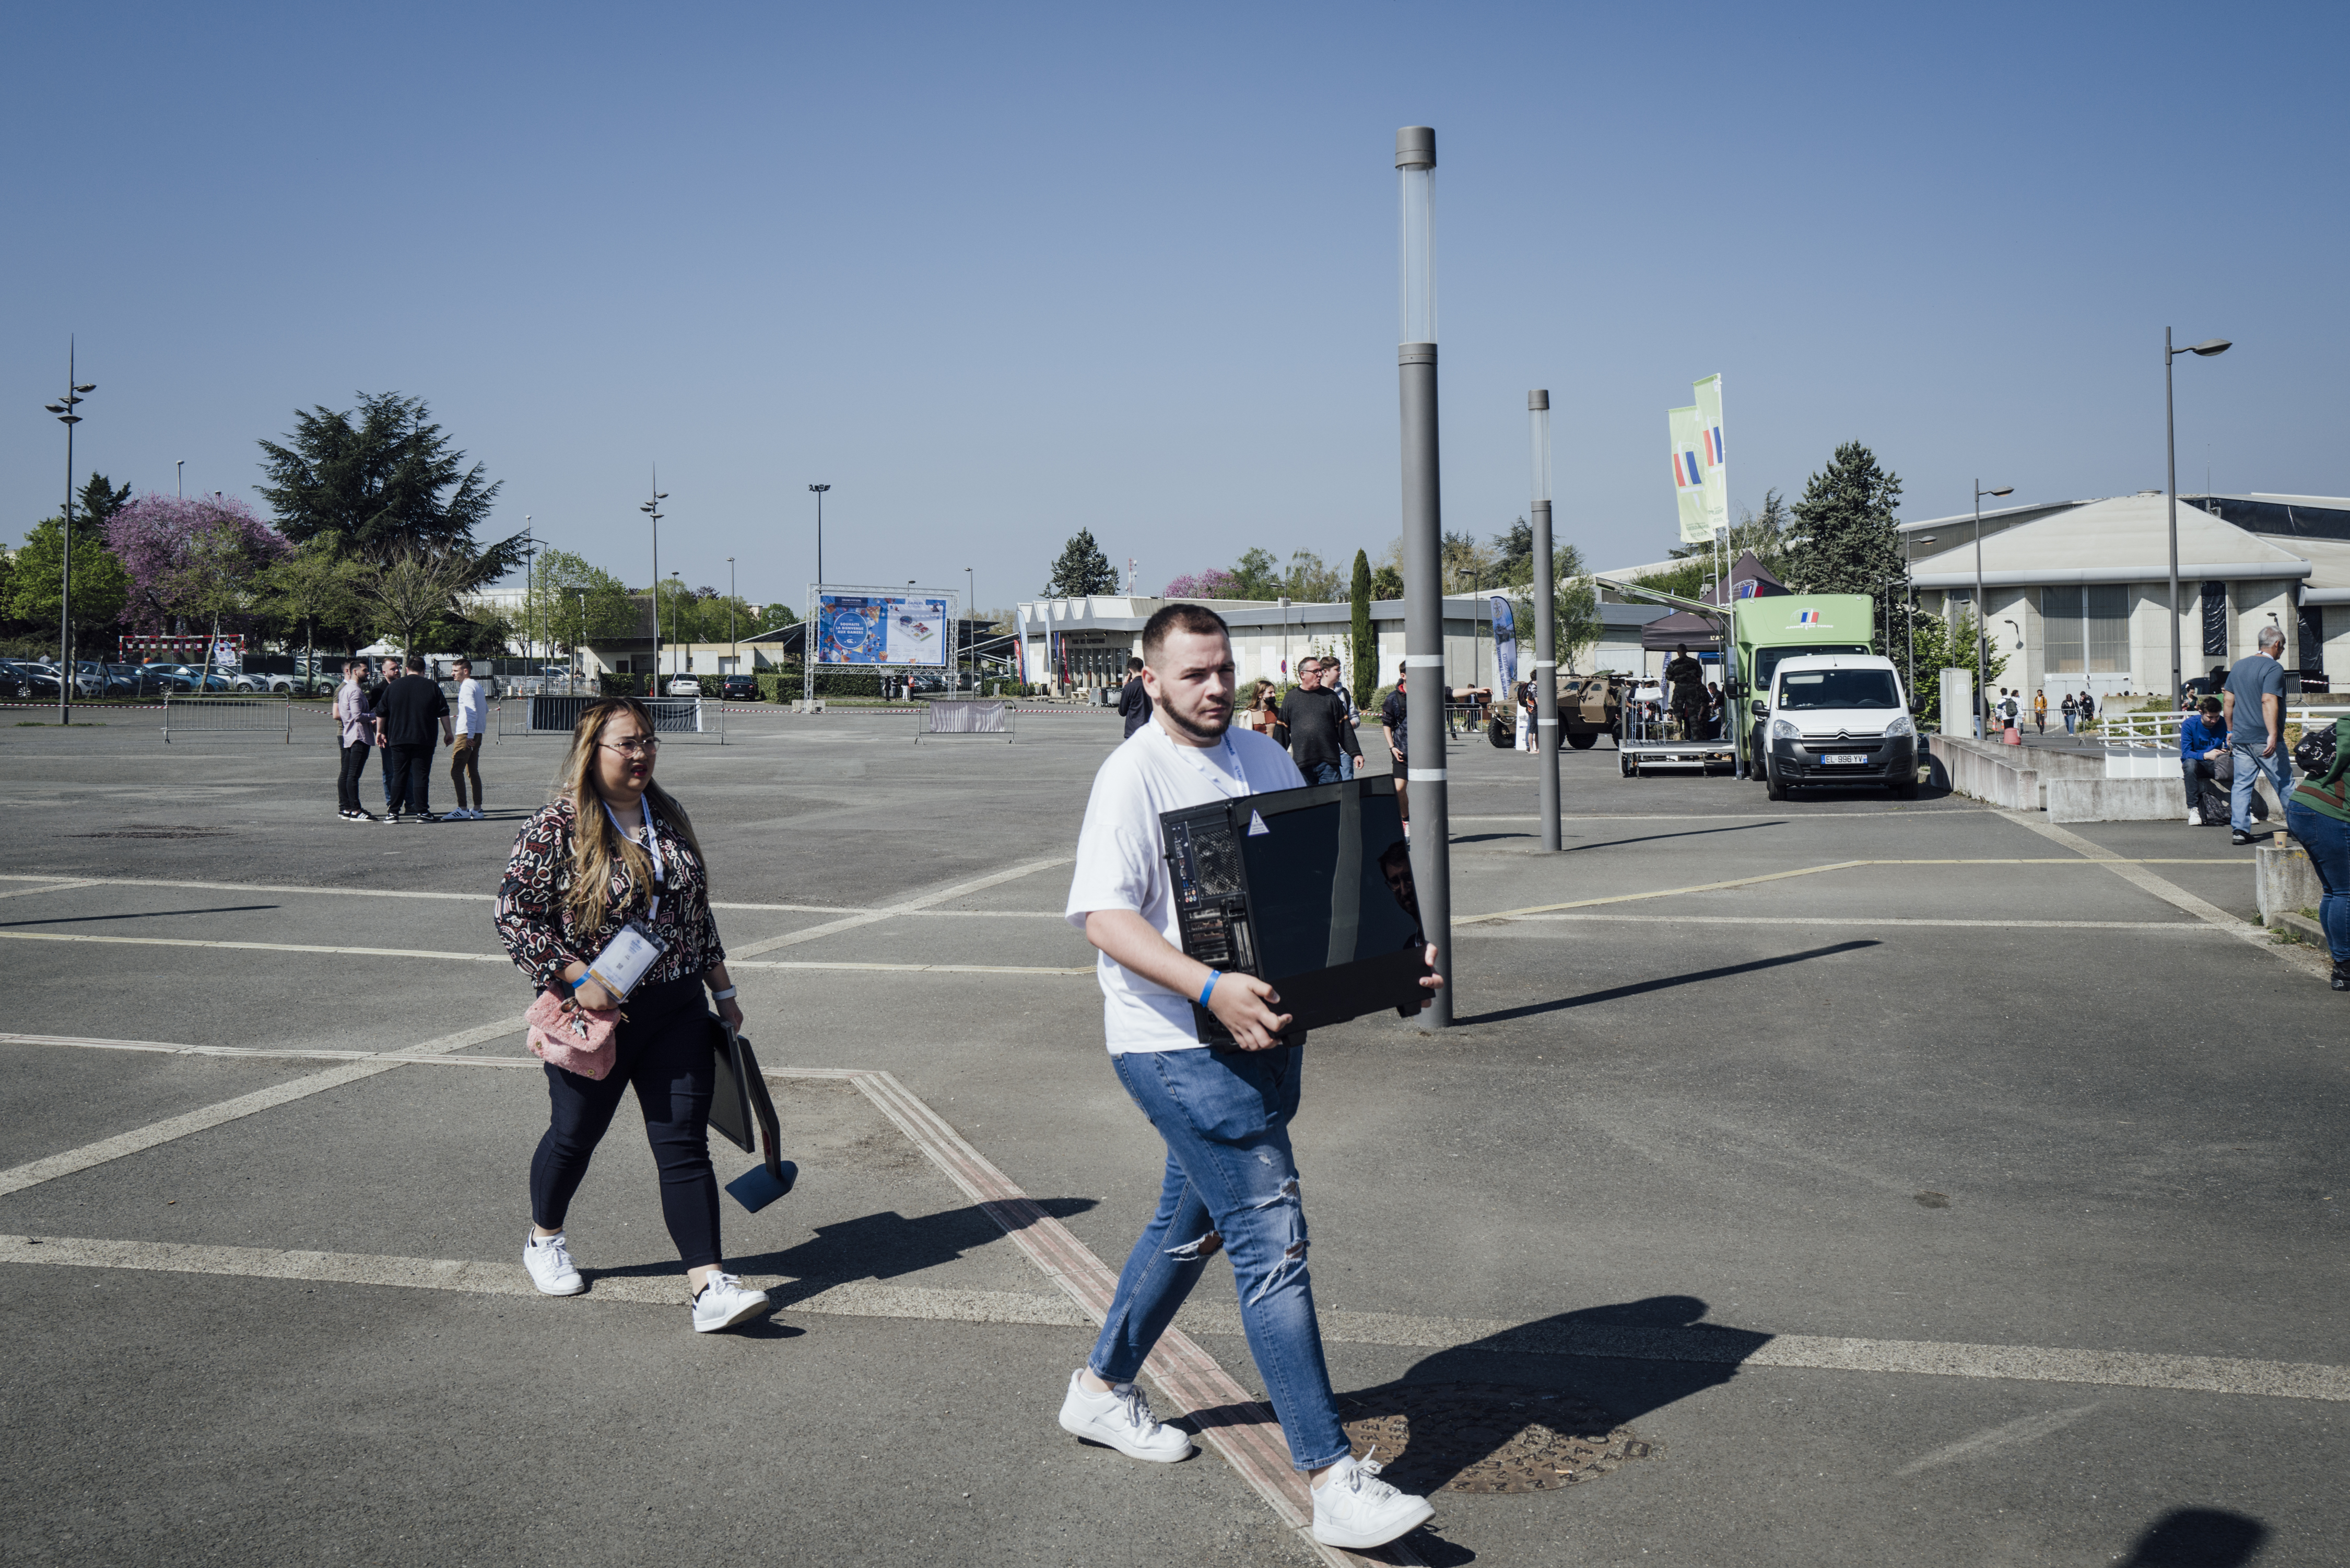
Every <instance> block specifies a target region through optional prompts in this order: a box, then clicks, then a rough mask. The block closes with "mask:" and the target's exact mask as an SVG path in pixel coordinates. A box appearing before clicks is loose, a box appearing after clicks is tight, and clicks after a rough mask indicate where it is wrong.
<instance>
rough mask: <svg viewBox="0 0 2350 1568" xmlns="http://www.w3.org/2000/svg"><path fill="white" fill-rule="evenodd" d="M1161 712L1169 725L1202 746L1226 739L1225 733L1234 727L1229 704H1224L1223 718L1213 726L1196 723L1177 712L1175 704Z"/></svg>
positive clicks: (1169, 705) (1162, 709) (1170, 704)
mask: <svg viewBox="0 0 2350 1568" xmlns="http://www.w3.org/2000/svg"><path fill="white" fill-rule="evenodd" d="M1159 711H1161V712H1163V713H1165V714H1166V715H1167V722H1169V723H1170V724H1172V725H1174V726H1175V727H1176V728H1177V729H1178V730H1180V731H1182V732H1183V733H1185V734H1187V735H1189V736H1191V738H1192V739H1193V740H1195V741H1197V742H1200V743H1201V744H1202V745H1206V744H1208V743H1209V742H1213V741H1221V740H1222V739H1223V738H1224V732H1225V731H1227V730H1229V729H1231V728H1232V704H1231V703H1229V702H1227V703H1226V704H1224V711H1223V716H1222V718H1221V719H1218V720H1217V721H1215V722H1214V723H1212V724H1201V723H1196V722H1193V721H1192V720H1191V717H1190V716H1189V715H1187V714H1183V713H1179V712H1177V711H1175V707H1174V704H1172V703H1169V704H1168V705H1167V706H1165V707H1163V708H1161V709H1160V710H1159Z"/></svg>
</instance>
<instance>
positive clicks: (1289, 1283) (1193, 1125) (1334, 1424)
mask: <svg viewBox="0 0 2350 1568" xmlns="http://www.w3.org/2000/svg"><path fill="white" fill-rule="evenodd" d="M1110 1061H1111V1063H1112V1064H1114V1065H1115V1066H1116V1067H1117V1069H1118V1081H1119V1082H1120V1083H1122V1084H1124V1085H1126V1092H1127V1093H1128V1095H1130V1096H1133V1097H1134V1103H1135V1104H1136V1105H1137V1106H1140V1107H1141V1108H1142V1114H1143V1115H1144V1116H1149V1118H1150V1125H1151V1126H1152V1127H1157V1128H1158V1129H1159V1137H1163V1138H1165V1139H1166V1140H1167V1183H1166V1186H1165V1187H1164V1188H1163V1189H1161V1191H1160V1192H1159V1212H1158V1213H1157V1214H1156V1215H1154V1216H1152V1218H1151V1220H1150V1223H1149V1226H1148V1227H1146V1228H1145V1229H1144V1231H1143V1232H1142V1238H1141V1240H1139V1241H1137V1242H1135V1244H1134V1251H1133V1252H1132V1253H1131V1254H1130V1255H1129V1256H1128V1258H1127V1260H1126V1268H1125V1271H1124V1272H1121V1273H1120V1274H1119V1275H1118V1293H1117V1294H1116V1295H1115V1296H1113V1297H1111V1298H1110V1303H1109V1314H1108V1316H1107V1318H1105V1319H1104V1320H1103V1322H1102V1331H1101V1337H1100V1338H1099V1339H1097V1340H1096V1341H1095V1342H1094V1349H1093V1354H1092V1355H1090V1356H1088V1357H1087V1360H1086V1365H1087V1366H1088V1367H1090V1368H1091V1369H1092V1371H1093V1375H1094V1376H1097V1377H1099V1378H1101V1379H1102V1380H1103V1381H1105V1382H1108V1383H1131V1382H1133V1381H1134V1378H1135V1376H1136V1375H1137V1374H1138V1373H1139V1372H1140V1371H1141V1370H1142V1363H1143V1361H1144V1360H1145V1358H1147V1357H1148V1356H1149V1354H1150V1347H1151V1346H1152V1345H1156V1344H1157V1343H1158V1342H1159V1335H1160V1334H1163V1333H1165V1332H1166V1329H1167V1325H1168V1324H1170V1323H1172V1322H1173V1321H1174V1319H1175V1310H1176V1309H1177V1308H1178V1307H1180V1306H1181V1305H1182V1304H1183V1300H1184V1298H1185V1297H1186V1296H1189V1295H1190V1294H1191V1287H1192V1286H1193V1285H1194V1284H1196V1283H1198V1282H1199V1279H1200V1271H1201V1270H1202V1269H1204V1268H1206V1267H1207V1266H1208V1260H1209V1259H1210V1258H1211V1257H1213V1256H1214V1255H1215V1254H1216V1252H1217V1251H1219V1250H1221V1251H1223V1252H1225V1253H1226V1254H1228V1255H1229V1256H1230V1257H1231V1258H1232V1277H1233V1279H1234V1281H1235V1282H1237V1284H1238V1285H1239V1287H1240V1298H1241V1326H1242V1328H1243V1330H1244V1331H1245V1332H1246V1333H1247V1334H1248V1343H1249V1354H1250V1355H1253V1356H1254V1357H1255V1358H1256V1369H1257V1371H1258V1373H1259V1374H1260V1375H1261V1376H1263V1378H1264V1388H1265V1393H1266V1394H1267V1395H1268V1396H1269V1397H1271V1399H1272V1401H1273V1407H1274V1411H1275V1412H1276V1413H1277V1414H1278V1415H1279V1416H1280V1417H1281V1430H1282V1435H1283V1436H1284V1437H1285V1438H1288V1439H1289V1459H1290V1462H1291V1463H1292V1464H1294V1465H1295V1466H1296V1468H1297V1469H1301V1470H1316V1469H1321V1468H1322V1467H1323V1466H1325V1465H1329V1464H1335V1463H1336V1462H1337V1461H1338V1460H1339V1459H1343V1458H1344V1457H1345V1456H1346V1454H1347V1434H1346V1433H1345V1432H1344V1431H1343V1430H1341V1429H1340V1428H1339V1425H1338V1402H1337V1400H1336V1397H1333V1396H1332V1394H1331V1392H1330V1372H1329V1369H1328V1368H1327V1367H1326V1366H1324V1365H1323V1362H1322V1330H1321V1326H1320V1325H1319V1324H1317V1323H1316V1322H1315V1316H1314V1283H1313V1281H1312V1280H1311V1279H1310V1278H1308V1277H1307V1274H1306V1268H1305V1204H1304V1202H1303V1200H1302V1199H1300V1197H1299V1195H1298V1189H1297V1164H1296V1161H1295V1159H1294V1158H1292V1157H1291V1154H1290V1150H1289V1121H1290V1118H1291V1117H1292V1116H1295V1115H1296V1114H1297V1089H1298V1078H1299V1075H1300V1074H1301V1073H1302V1071H1303V1069H1304V1067H1305V1051H1304V1049H1303V1048H1302V1047H1299V1046H1295V1045H1285V1046H1275V1047H1274V1049H1272V1050H1270V1051H1209V1050H1197V1051H1131V1052H1128V1053H1127V1054H1124V1055H1120V1056H1113V1057H1111V1058H1110Z"/></svg>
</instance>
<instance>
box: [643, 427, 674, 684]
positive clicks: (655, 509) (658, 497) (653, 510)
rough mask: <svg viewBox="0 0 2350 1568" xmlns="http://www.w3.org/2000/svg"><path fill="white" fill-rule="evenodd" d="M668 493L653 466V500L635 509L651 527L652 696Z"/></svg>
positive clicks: (657, 677)
mask: <svg viewBox="0 0 2350 1568" xmlns="http://www.w3.org/2000/svg"><path fill="white" fill-rule="evenodd" d="M668 499H669V492H668V491H666V490H663V489H662V488H661V487H660V464H659V463H655V464H654V465H653V498H652V499H651V500H650V501H648V502H646V503H645V504H643V505H642V506H639V507H638V508H637V510H638V511H639V512H641V513H643V514H645V515H646V516H647V517H648V518H650V519H651V520H652V525H653V680H652V688H651V690H652V694H653V695H654V696H656V697H658V696H660V520H661V510H660V504H661V503H662V502H664V501H667V500H668Z"/></svg>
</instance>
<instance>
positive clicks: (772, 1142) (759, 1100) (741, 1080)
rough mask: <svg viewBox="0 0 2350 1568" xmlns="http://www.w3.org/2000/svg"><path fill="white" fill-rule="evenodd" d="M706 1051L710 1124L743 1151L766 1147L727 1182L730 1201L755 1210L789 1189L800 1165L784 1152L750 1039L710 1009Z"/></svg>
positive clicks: (756, 1151) (754, 1211)
mask: <svg viewBox="0 0 2350 1568" xmlns="http://www.w3.org/2000/svg"><path fill="white" fill-rule="evenodd" d="M710 1054H711V1056H712V1059H713V1061H714V1063H715V1064H716V1067H717V1074H716V1077H717V1083H716V1085H715V1092H713V1093H712V1096H710V1126H711V1129H712V1131H714V1132H716V1133H717V1134H718V1135H719V1136H720V1137H723V1138H725V1139H726V1141H727V1142H729V1143H731V1144H733V1146H734V1147H736V1148H739V1149H741V1150H742V1151H743V1153H745V1154H756V1153H758V1152H759V1148H760V1146H761V1145H764V1146H765V1148H766V1158H765V1159H764V1161H763V1162H762V1163H761V1164H758V1165H754V1166H753V1167H752V1168H750V1169H748V1170H746V1171H744V1172H743V1174H742V1175H740V1176H738V1177H736V1178H735V1179H733V1180H732V1181H730V1182H728V1183H727V1184H726V1190H727V1191H729V1192H731V1193H733V1195H734V1199H735V1201H736V1202H738V1203H740V1204H742V1205H743V1208H745V1209H747V1210H750V1211H751V1212H752V1213H754V1214H756V1213H757V1212H758V1211H759V1210H762V1209H764V1208H765V1207H766V1206H767V1205H768V1204H770V1203H773V1202H774V1201H775V1199H778V1198H781V1197H783V1196H784V1194H785V1193H787V1192H789V1191H790V1190H791V1189H792V1184H793V1183H794V1182H795V1181H796V1180H798V1179H799V1167H798V1166H797V1165H795V1164H794V1163H793V1162H792V1161H790V1160H788V1159H785V1158H784V1157H783V1138H782V1135H781V1133H780V1131H779V1130H778V1128H777V1127H776V1125H775V1101H774V1099H772V1098H771V1097H770V1096H768V1094H767V1080H766V1079H765V1077H764V1076H763V1075H761V1074H760V1072H759V1058H758V1057H757V1056H756V1055H755V1054H753V1052H752V1050H751V1042H750V1041H748V1040H746V1039H744V1038H743V1036H742V1035H740V1034H737V1033H735V1032H734V1030H733V1027H732V1026H731V1025H729V1024H728V1023H727V1022H726V1021H725V1020H724V1019H723V1018H721V1017H719V1016H718V1015H717V1014H716V1013H712V1014H711V1015H710Z"/></svg>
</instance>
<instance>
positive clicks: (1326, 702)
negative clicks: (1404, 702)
mask: <svg viewBox="0 0 2350 1568" xmlns="http://www.w3.org/2000/svg"><path fill="white" fill-rule="evenodd" d="M1323 669H1324V665H1323V663H1322V661H1321V660H1320V659H1311V658H1309V659H1304V660H1301V661H1300V662H1299V664H1298V666H1297V690H1296V691H1293V692H1291V693H1290V694H1289V701H1286V702H1284V703H1283V704H1282V705H1281V711H1282V716H1283V717H1284V718H1285V719H1287V720H1288V721H1289V755H1290V758H1291V760H1292V761H1294V762H1295V763H1297V771H1298V772H1299V773H1301V774H1305V782H1306V783H1307V784H1336V783H1337V782H1338V780H1339V778H1340V776H1341V774H1342V770H1341V769H1340V767H1339V758H1341V757H1342V756H1346V757H1352V758H1354V759H1355V760H1356V762H1357V763H1360V762H1361V761H1362V757H1363V743H1362V742H1360V741H1358V740H1357V739H1356V738H1355V726H1354V725H1353V724H1352V723H1351V722H1348V720H1347V700H1346V699H1345V698H1344V697H1341V696H1340V695H1339V694H1338V693H1337V692H1336V691H1331V690H1329V689H1328V688H1326V687H1325V686H1324V685H1323V684H1322V671H1323Z"/></svg>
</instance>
